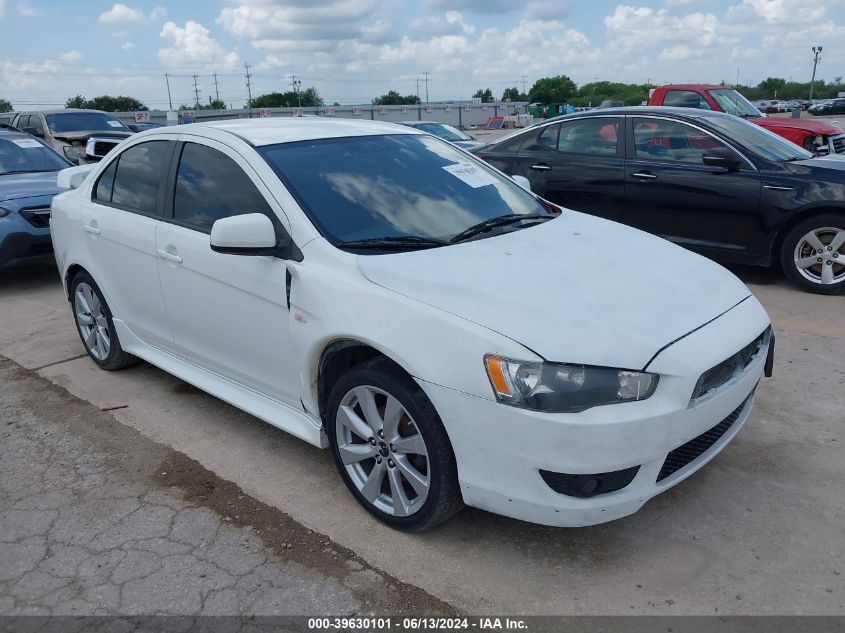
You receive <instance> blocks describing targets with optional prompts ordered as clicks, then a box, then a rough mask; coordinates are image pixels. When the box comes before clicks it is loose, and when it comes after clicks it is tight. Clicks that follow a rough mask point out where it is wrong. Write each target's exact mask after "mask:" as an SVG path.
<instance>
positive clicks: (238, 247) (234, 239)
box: [210, 213, 280, 255]
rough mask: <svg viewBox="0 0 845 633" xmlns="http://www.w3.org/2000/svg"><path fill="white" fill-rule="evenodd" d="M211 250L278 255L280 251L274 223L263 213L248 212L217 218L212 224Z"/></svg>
mask: <svg viewBox="0 0 845 633" xmlns="http://www.w3.org/2000/svg"><path fill="white" fill-rule="evenodd" d="M210 242H211V250H213V251H214V252H216V253H227V254H229V255H277V254H279V252H280V249H279V243H278V242H277V240H276V230H275V229H274V228H273V223H272V222H271V221H270V218H268V217H267V216H266V215H264V214H262V213H247V214H245V215H235V216H232V217H230V218H222V219H220V220H217V221H216V222H215V223H214V224H213V225H212V226H211V238H210Z"/></svg>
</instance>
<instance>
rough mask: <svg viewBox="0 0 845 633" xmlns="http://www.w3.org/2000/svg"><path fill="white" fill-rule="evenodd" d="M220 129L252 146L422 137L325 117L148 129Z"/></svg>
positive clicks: (411, 130) (182, 131)
mask: <svg viewBox="0 0 845 633" xmlns="http://www.w3.org/2000/svg"><path fill="white" fill-rule="evenodd" d="M205 130H208V131H211V130H221V131H223V132H229V133H230V134H234V135H235V136H238V137H240V138H242V139H243V140H245V141H246V142H247V143H250V144H251V145H253V146H256V147H260V146H262V145H276V144H278V143H295V142H296V141H309V140H314V139H324V138H343V137H352V136H378V135H384V134H422V132H420V131H419V130H415V129H414V128H412V127H408V126H406V125H397V124H395V123H384V122H381V121H357V120H355V119H330V118H327V117H314V118H310V117H309V118H304V117H285V118H282V117H277V118H266V119H226V120H221V121H208V122H203V123H189V124H188V125H173V126H169V127H160V128H156V129H155V130H149V131H148V132H147V133H150V132H151V133H154V134H187V133H191V132H193V133H196V134H199V135H202V134H203V131H205Z"/></svg>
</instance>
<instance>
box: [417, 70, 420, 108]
mask: <svg viewBox="0 0 845 633" xmlns="http://www.w3.org/2000/svg"><path fill="white" fill-rule="evenodd" d="M419 102H420V78H419V75H418V76H417V103H419Z"/></svg>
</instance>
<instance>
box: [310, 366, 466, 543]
mask: <svg viewBox="0 0 845 633" xmlns="http://www.w3.org/2000/svg"><path fill="white" fill-rule="evenodd" d="M326 432H327V434H328V436H329V441H330V443H331V450H332V456H333V458H334V462H335V465H336V466H337V470H338V472H339V473H340V476H341V478H342V479H343V481H344V483H345V484H346V486H347V488H349V491H350V492H351V493H352V495H353V496H354V497H355V499H356V500H357V501H358V503H360V504H361V505H362V506H363V507H364V509H366V510H367V511H368V512H369V513H371V514H372V515H374V516H375V517H376V518H378V519H379V520H380V521H383V522H384V523H387V524H388V525H390V526H392V527H394V528H398V529H400V530H404V531H407V532H420V531H422V530H427V529H430V528H432V527H434V526H436V525H438V524H439V523H442V522H443V521H445V520H446V519H448V518H449V517H451V516H452V515H453V514H455V513H456V512H457V511H458V510H460V509H461V507H463V503H462V501H461V497H460V489H459V486H458V471H457V466H456V464H455V456H454V453H453V451H452V446H451V444H450V443H449V438H448V437H447V435H446V430H445V429H444V428H443V423H442V422H441V421H440V416H439V415H438V414H437V411H436V410H435V408H434V405H433V404H432V403H431V401H430V400H429V399H428V398H427V397H426V395H425V393H423V391H422V389H420V387H419V386H418V385H417V384H416V383H415V382H414V381H413V379H412V378H411V377H410V376H408V375H407V374H406V373H405V372H404V371H402V370H401V369H400V368H399V367H397V366H396V365H395V364H394V363H392V362H390V361H389V360H387V359H383V358H378V359H374V360H372V361H368V362H367V363H364V364H362V365H359V366H356V367H353V368H352V369H350V370H349V371H348V372H347V373H346V374H344V375H343V376H341V378H340V379H339V380H338V381H337V383H336V384H335V385H334V386H333V388H332V390H331V393H330V394H329V398H328V403H327V406H326Z"/></svg>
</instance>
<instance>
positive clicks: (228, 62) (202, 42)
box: [158, 20, 241, 71]
mask: <svg viewBox="0 0 845 633" xmlns="http://www.w3.org/2000/svg"><path fill="white" fill-rule="evenodd" d="M159 35H160V36H161V38H162V39H164V40H166V41H167V42H168V44H169V46H166V47H165V48H162V49H160V50H159V51H158V59H159V61H160V62H161V63H162V64H163V65H164V66H166V67H167V68H169V69H172V70H179V69H181V70H186V71H192V70H193V71H200V70H205V71H214V70H232V69H233V68H235V67H237V66H239V65H240V61H241V60H240V57H239V56H238V53H237V51H226V50H225V49H224V48H223V47H222V46H221V45H220V44H219V42H217V40H215V39H214V38H213V37H212V36H211V32H210V31H209V30H208V29H207V28H205V27H204V26H203V25H202V24H200V23H199V22H194V21H193V20H188V21H187V22H186V23H185V26H184V28H182V27H179V26H177V24H176V23H175V22H166V23H165V24H164V26H163V27H162V29H161V33H160V34H159Z"/></svg>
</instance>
